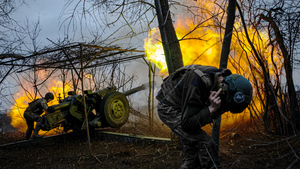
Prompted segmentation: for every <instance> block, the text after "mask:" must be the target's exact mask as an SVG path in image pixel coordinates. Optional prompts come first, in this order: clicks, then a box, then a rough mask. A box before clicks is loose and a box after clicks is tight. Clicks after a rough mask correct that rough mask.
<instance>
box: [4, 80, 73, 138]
mask: <svg viewBox="0 0 300 169" xmlns="http://www.w3.org/2000/svg"><path fill="white" fill-rule="evenodd" d="M62 86H63V83H62V81H55V80H54V81H53V82H52V87H51V88H50V92H52V93H53V94H54V100H52V101H51V102H49V103H48V106H51V105H55V104H58V103H59V101H58V98H62V99H63V98H64V97H67V94H66V93H68V91H69V90H70V89H71V86H70V85H68V84H65V87H64V88H63V87H62ZM32 93H33V92H32ZM31 96H32V95H30V94H29V93H27V94H21V93H20V92H19V93H16V94H15V95H14V97H15V98H17V99H16V100H15V104H14V105H13V106H12V107H11V109H12V110H11V112H10V113H9V116H10V117H11V120H12V121H11V125H12V126H13V127H15V128H16V129H18V130H19V131H21V132H25V131H26V130H27V124H26V120H25V118H24V117H23V114H24V112H25V110H26V108H27V107H28V103H30V102H32V101H33V100H34V98H31ZM35 99H38V98H35ZM59 130H60V129H59ZM55 133H56V131H54V130H51V131H41V130H40V132H39V134H42V135H51V134H55Z"/></svg>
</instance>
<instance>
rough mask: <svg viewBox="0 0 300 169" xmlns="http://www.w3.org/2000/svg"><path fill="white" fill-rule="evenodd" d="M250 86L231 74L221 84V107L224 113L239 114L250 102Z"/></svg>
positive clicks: (251, 90)
mask: <svg viewBox="0 0 300 169" xmlns="http://www.w3.org/2000/svg"><path fill="white" fill-rule="evenodd" d="M252 93H253V89H252V85H251V83H250V82H249V81H248V80H247V79H246V78H245V77H243V76H241V75H239V74H231V75H229V76H227V77H225V79H224V80H223V82H222V93H221V99H222V107H223V109H224V111H230V112H231V113H241V112H242V111H244V110H245V109H246V108H247V107H248V105H249V104H250V102H251V100H252Z"/></svg>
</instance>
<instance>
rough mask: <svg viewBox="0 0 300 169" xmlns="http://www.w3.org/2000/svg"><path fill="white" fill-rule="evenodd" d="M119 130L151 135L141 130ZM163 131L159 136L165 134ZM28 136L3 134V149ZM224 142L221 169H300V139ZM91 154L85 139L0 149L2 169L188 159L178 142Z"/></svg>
mask: <svg viewBox="0 0 300 169" xmlns="http://www.w3.org/2000/svg"><path fill="white" fill-rule="evenodd" d="M115 131H116V132H123V133H124V132H127V133H137V134H145V135H148V134H149V133H147V131H145V128H144V129H142V127H137V126H135V127H133V126H127V127H122V128H121V129H118V130H115ZM148 132H149V131H148ZM164 132H165V136H168V135H169V133H168V131H164ZM164 132H155V133H156V135H157V134H159V135H160V136H161V135H164V134H163V133H164ZM152 133H153V131H152ZM150 135H151V134H150ZM23 138H24V133H20V132H10V133H5V134H3V133H2V134H0V145H3V144H6V143H11V142H15V141H21V140H24V139H23ZM220 138H221V139H220V158H221V164H222V168H225V169H226V168H233V169H250V168H251V169H253V168H257V169H260V168H272V169H279V168H280V169H281V168H300V161H299V160H300V158H299V156H300V147H299V146H300V144H299V140H300V139H299V136H290V137H278V136H270V135H266V134H264V133H262V132H258V131H256V130H253V129H252V128H239V129H223V130H222V131H221V136H220ZM91 151H92V155H90V151H89V146H88V141H87V138H86V137H73V138H70V139H69V140H67V141H66V140H64V141H61V142H58V143H57V142H55V143H51V142H50V143H47V145H43V146H39V145H35V146H31V147H21V148H20V147H19V148H13V149H0V164H1V166H0V168H1V169H2V168H3V169H4V168H13V169H16V168H22V169H23V168H47V169H48V168H53V169H56V168H64V169H67V168H103V169H111V168H112V169H141V168H143V169H150V168H152V169H176V168H179V167H180V163H181V160H182V159H183V155H182V151H181V150H180V148H178V147H177V146H176V144H147V145H145V144H132V143H130V144H128V143H125V142H121V141H107V140H106V141H105V140H99V139H96V138H92V139H91Z"/></svg>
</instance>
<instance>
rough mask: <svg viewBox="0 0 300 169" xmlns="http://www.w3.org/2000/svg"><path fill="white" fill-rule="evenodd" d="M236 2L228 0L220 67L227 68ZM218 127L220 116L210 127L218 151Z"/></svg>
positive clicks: (219, 125)
mask: <svg viewBox="0 0 300 169" xmlns="http://www.w3.org/2000/svg"><path fill="white" fill-rule="evenodd" d="M236 3H237V2H236V0H229V5H228V13H227V21H226V28H225V35H224V40H223V45H222V52H221V58H220V67H219V68H220V69H221V68H227V63H228V55H229V52H230V44H231V37H232V32H233V26H234V19H235V10H236ZM220 128H221V116H219V118H218V119H216V120H214V121H213V127H212V139H213V140H214V141H215V143H216V144H217V148H218V152H219V146H220Z"/></svg>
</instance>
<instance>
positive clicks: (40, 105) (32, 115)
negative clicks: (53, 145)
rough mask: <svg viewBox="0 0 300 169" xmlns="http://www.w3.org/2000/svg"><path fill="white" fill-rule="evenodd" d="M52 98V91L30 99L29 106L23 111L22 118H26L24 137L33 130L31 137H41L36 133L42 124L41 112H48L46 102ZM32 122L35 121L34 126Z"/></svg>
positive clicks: (26, 137) (28, 136)
mask: <svg viewBox="0 0 300 169" xmlns="http://www.w3.org/2000/svg"><path fill="white" fill-rule="evenodd" d="M53 99H54V95H53V94H52V93H50V92H49V93H46V95H45V98H40V99H36V100H34V101H32V102H31V103H29V106H28V107H27V109H26V110H25V112H24V118H25V119H26V123H27V127H28V128H27V130H26V133H25V139H26V140H28V139H29V138H30V136H31V134H32V131H33V130H34V132H33V135H32V137H33V138H41V137H43V136H40V135H39V134H38V132H39V130H40V129H41V125H42V118H41V116H40V115H41V114H42V113H43V112H44V111H46V113H47V112H48V105H47V103H48V102H50V101H51V100H53ZM34 122H36V126H35V128H34Z"/></svg>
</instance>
